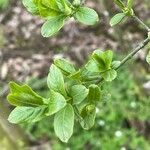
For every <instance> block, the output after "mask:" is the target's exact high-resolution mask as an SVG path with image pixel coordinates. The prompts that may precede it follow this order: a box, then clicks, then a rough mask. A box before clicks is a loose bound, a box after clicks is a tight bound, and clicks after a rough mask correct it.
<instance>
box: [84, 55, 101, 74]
mask: <svg viewBox="0 0 150 150" xmlns="http://www.w3.org/2000/svg"><path fill="white" fill-rule="evenodd" d="M85 68H86V69H87V70H89V71H90V72H100V70H99V66H98V62H97V61H96V60H95V59H93V58H91V59H90V60H89V61H88V63H87V64H86V65H85Z"/></svg>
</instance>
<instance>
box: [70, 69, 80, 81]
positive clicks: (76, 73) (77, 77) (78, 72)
mask: <svg viewBox="0 0 150 150" xmlns="http://www.w3.org/2000/svg"><path fill="white" fill-rule="evenodd" d="M68 78H70V79H74V80H81V71H80V70H78V71H76V72H74V73H71V74H70V75H69V76H68Z"/></svg>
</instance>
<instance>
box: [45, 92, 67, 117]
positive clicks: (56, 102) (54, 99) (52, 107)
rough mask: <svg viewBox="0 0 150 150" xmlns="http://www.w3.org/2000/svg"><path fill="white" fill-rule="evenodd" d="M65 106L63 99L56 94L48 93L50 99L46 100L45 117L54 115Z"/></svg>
mask: <svg viewBox="0 0 150 150" xmlns="http://www.w3.org/2000/svg"><path fill="white" fill-rule="evenodd" d="M65 106H66V100H65V98H64V97H63V96H62V95H61V94H59V93H58V92H54V91H53V90H51V91H50V98H49V100H48V112H47V114H46V115H47V116H50V115H53V114H54V113H56V112H58V111H59V110H61V109H62V108H63V107H65Z"/></svg>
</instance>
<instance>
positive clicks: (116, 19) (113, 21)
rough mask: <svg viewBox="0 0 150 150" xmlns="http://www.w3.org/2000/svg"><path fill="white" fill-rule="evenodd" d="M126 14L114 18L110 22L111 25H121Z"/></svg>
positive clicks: (119, 14)
mask: <svg viewBox="0 0 150 150" xmlns="http://www.w3.org/2000/svg"><path fill="white" fill-rule="evenodd" d="M125 16H126V15H125V14H124V13H118V14H116V15H115V16H113V17H112V18H111V20H110V25H111V26H115V25H117V24H118V23H120V22H121V21H122V20H123V19H124V18H125Z"/></svg>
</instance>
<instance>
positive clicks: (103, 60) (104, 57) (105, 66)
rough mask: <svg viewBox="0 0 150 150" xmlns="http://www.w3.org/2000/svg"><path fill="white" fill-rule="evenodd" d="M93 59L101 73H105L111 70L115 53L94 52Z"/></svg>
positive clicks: (108, 51)
mask: <svg viewBox="0 0 150 150" xmlns="http://www.w3.org/2000/svg"><path fill="white" fill-rule="evenodd" d="M92 57H93V58H94V59H95V61H96V62H97V64H98V68H99V72H105V71H107V70H109V69H110V68H111V64H112V59H113V52H112V51H111V50H107V51H104V52H103V51H100V50H96V51H94V53H93V55H92Z"/></svg>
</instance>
